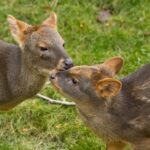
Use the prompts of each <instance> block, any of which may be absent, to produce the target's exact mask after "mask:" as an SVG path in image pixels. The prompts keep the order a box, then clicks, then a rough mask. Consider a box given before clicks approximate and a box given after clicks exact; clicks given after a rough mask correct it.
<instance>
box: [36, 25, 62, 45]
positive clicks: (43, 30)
mask: <svg viewBox="0 0 150 150" xmlns="http://www.w3.org/2000/svg"><path fill="white" fill-rule="evenodd" d="M37 33H38V34H39V35H40V36H41V38H44V37H45V39H46V38H47V37H48V39H47V40H50V39H53V40H54V42H58V41H59V42H61V43H64V40H63V39H62V37H61V36H60V34H59V33H58V32H57V31H56V30H54V29H52V28H49V27H47V26H41V27H39V29H38V30H37ZM49 38H50V39H49Z"/></svg>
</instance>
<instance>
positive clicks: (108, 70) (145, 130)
mask: <svg viewBox="0 0 150 150" xmlns="http://www.w3.org/2000/svg"><path fill="white" fill-rule="evenodd" d="M122 65H123V60H122V58H120V57H114V58H112V59H109V60H107V61H105V62H104V63H103V64H100V65H95V66H80V67H73V68H71V69H69V70H67V71H64V72H59V73H57V74H56V75H55V78H53V79H51V81H52V84H53V85H54V87H57V89H59V90H58V91H59V92H60V93H62V94H63V95H64V96H66V97H68V98H70V99H72V100H73V101H75V103H76V106H77V109H78V111H79V114H80V116H81V119H82V120H83V121H84V123H85V124H86V125H87V126H88V127H89V128H91V130H92V131H93V132H94V133H95V134H97V135H98V136H99V137H100V138H102V139H103V140H105V142H106V144H107V150H123V148H124V147H125V146H126V145H127V144H130V145H131V146H132V147H133V148H134V150H150V128H149V127H150V64H148V65H145V66H143V67H142V68H141V69H139V70H138V71H136V72H135V73H133V74H131V75H129V76H127V77H125V78H123V79H121V80H117V79H114V76H115V74H116V73H118V72H119V70H120V69H121V67H122ZM79 68H80V69H79ZM74 72H76V73H75V74H74ZM72 73H73V74H74V75H72Z"/></svg>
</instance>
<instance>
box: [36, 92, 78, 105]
mask: <svg viewBox="0 0 150 150" xmlns="http://www.w3.org/2000/svg"><path fill="white" fill-rule="evenodd" d="M36 96H37V97H39V98H42V99H44V100H47V101H48V102H49V103H50V104H58V105H66V106H75V103H73V102H66V101H61V100H54V99H51V98H49V97H47V96H44V95H42V94H37V95H36Z"/></svg>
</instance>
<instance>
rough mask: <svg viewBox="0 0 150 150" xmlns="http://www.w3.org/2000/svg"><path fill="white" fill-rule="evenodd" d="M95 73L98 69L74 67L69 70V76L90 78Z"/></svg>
mask: <svg viewBox="0 0 150 150" xmlns="http://www.w3.org/2000/svg"><path fill="white" fill-rule="evenodd" d="M96 71H98V69H97V68H96V67H94V66H75V67H72V68H71V69H70V70H69V74H71V75H74V76H83V77H87V78H91V77H92V75H93V73H94V72H96Z"/></svg>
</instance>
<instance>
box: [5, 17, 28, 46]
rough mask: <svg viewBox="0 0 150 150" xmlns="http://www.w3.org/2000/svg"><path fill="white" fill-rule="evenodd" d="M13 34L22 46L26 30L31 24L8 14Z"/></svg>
mask: <svg viewBox="0 0 150 150" xmlns="http://www.w3.org/2000/svg"><path fill="white" fill-rule="evenodd" d="M7 20H8V23H9V27H10V31H11V34H12V36H13V38H14V39H15V40H16V42H17V43H18V44H19V45H20V47H22V45H23V43H24V40H25V32H26V31H27V30H28V28H29V27H31V25H29V24H27V23H25V22H23V21H21V20H18V19H16V18H15V17H13V16H11V15H8V17H7Z"/></svg>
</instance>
